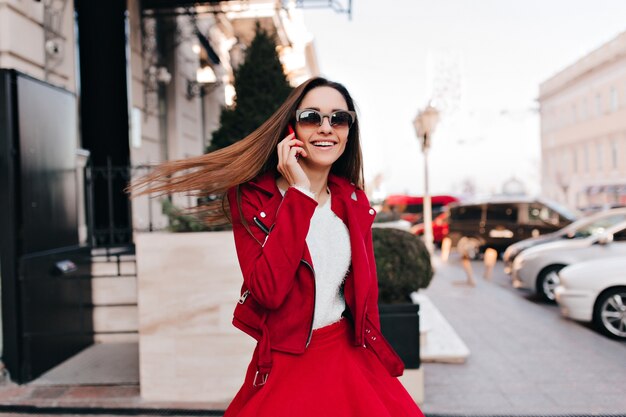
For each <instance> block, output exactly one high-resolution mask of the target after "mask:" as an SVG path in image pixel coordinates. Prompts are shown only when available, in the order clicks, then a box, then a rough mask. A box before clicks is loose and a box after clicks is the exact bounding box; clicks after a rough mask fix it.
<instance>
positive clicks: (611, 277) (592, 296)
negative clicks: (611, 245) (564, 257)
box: [554, 257, 626, 340]
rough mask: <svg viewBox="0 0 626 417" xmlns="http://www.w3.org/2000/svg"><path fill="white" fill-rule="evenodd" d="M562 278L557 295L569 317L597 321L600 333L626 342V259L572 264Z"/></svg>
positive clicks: (565, 269)
mask: <svg viewBox="0 0 626 417" xmlns="http://www.w3.org/2000/svg"><path fill="white" fill-rule="evenodd" d="M559 277H560V280H561V282H560V284H559V285H558V286H557V287H556V289H555V290H554V293H555V295H556V301H557V302H558V303H559V307H560V309H561V313H562V314H563V315H564V316H565V317H569V318H571V319H573V320H580V321H586V322H593V324H594V326H595V327H596V328H597V329H598V330H599V331H600V332H602V333H604V334H606V335H608V336H611V337H614V338H617V339H620V340H626V257H620V258H611V259H598V260H593V261H588V262H582V263H578V264H575V265H571V266H568V267H567V268H564V269H562V270H561V272H559Z"/></svg>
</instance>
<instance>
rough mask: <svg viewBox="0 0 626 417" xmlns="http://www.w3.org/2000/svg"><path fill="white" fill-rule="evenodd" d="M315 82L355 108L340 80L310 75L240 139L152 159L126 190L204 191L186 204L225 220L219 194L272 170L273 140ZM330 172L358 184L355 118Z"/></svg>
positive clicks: (208, 218) (215, 221) (208, 217)
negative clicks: (196, 153) (154, 161)
mask: <svg viewBox="0 0 626 417" xmlns="http://www.w3.org/2000/svg"><path fill="white" fill-rule="evenodd" d="M317 87H331V88H334V89H335V90H337V91H338V92H339V93H341V95H342V96H343V97H344V99H345V100H346V103H347V104H348V110H355V106H354V101H353V100H352V97H351V96H350V93H348V90H347V89H346V88H345V87H344V86H343V85H342V84H339V83H336V82H332V81H328V80H327V79H325V78H321V77H315V78H311V79H309V80H307V81H305V82H304V83H303V84H301V85H300V86H298V87H297V88H295V89H294V90H293V91H292V92H291V94H290V95H289V96H288V97H287V99H286V100H285V102H284V103H283V104H282V105H281V106H280V107H279V108H278V110H276V112H274V114H273V115H272V116H271V117H270V118H269V119H268V120H267V121H266V122H265V123H263V124H262V125H261V126H260V127H259V128H258V129H256V130H255V131H254V132H252V133H251V134H249V135H248V136H246V137H245V138H243V139H242V140H240V141H238V142H236V143H233V144H232V145H230V146H227V147H226V148H222V149H219V150H217V151H214V152H211V153H208V154H205V155H201V156H196V157H191V158H187V159H181V160H175V161H168V162H164V163H162V164H160V165H157V166H156V167H154V169H153V170H152V171H151V172H150V173H149V174H147V175H145V176H143V177H141V178H138V179H137V180H135V181H134V182H132V183H131V184H130V185H129V186H128V187H127V191H129V192H130V193H131V197H137V196H140V195H146V194H149V195H154V196H162V195H168V194H175V193H183V194H186V195H191V196H194V197H204V198H200V199H199V203H198V205H197V206H196V207H191V208H189V209H188V210H189V211H192V212H194V213H195V214H199V215H201V217H202V218H203V220H204V222H205V223H206V224H207V225H209V226H212V225H223V224H227V223H229V222H231V219H230V216H229V209H228V207H227V203H229V202H228V201H227V200H228V199H227V198H225V196H226V193H227V191H228V189H229V188H231V187H234V186H237V185H239V184H243V183H245V182H248V181H250V180H251V179H253V178H255V177H257V176H258V175H261V174H263V173H265V172H267V171H270V170H271V171H273V172H275V173H277V172H278V171H277V166H278V153H277V146H278V143H279V142H280V141H281V140H283V139H284V138H285V136H287V134H288V133H287V126H288V124H289V123H292V124H293V123H294V122H295V114H296V110H297V109H298V106H299V105H300V103H301V102H302V99H303V98H304V96H305V95H306V94H307V93H308V92H309V91H311V90H312V89H314V88H317ZM331 172H332V173H334V174H336V175H339V176H341V177H344V178H346V179H348V180H349V181H351V182H353V183H354V184H355V185H356V186H357V187H358V188H360V189H363V163H362V154H361V143H360V139H359V121H358V118H357V120H356V121H355V123H354V124H353V125H352V127H351V128H350V131H349V133H348V141H347V144H346V148H345V150H344V152H343V154H342V155H341V156H340V157H339V159H338V160H337V161H335V163H334V164H333V166H332V167H331ZM211 196H213V197H214V196H218V198H217V199H215V198H211ZM207 197H208V198H207Z"/></svg>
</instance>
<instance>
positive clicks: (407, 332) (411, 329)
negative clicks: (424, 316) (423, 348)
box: [378, 303, 420, 369]
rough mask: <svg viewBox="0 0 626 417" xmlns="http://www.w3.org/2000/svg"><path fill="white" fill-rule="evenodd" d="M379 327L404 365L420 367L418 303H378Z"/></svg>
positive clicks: (412, 367) (414, 367) (406, 366)
mask: <svg viewBox="0 0 626 417" xmlns="http://www.w3.org/2000/svg"><path fill="white" fill-rule="evenodd" d="M378 309H379V311H380V327H381V330H382V332H383V335H384V336H385V338H386V339H387V340H388V341H389V343H390V344H391V346H392V347H393V348H394V349H395V351H396V353H398V355H399V356H400V358H402V361H403V362H404V367H405V368H407V369H417V368H419V367H420V319H419V309H420V306H419V304H408V303H407V304H379V305H378Z"/></svg>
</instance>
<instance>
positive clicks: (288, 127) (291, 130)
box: [287, 124, 300, 161]
mask: <svg viewBox="0 0 626 417" xmlns="http://www.w3.org/2000/svg"><path fill="white" fill-rule="evenodd" d="M287 130H288V131H289V134H290V135H291V134H292V133H296V132H294V130H293V127H291V124H288V125H287ZM293 138H294V139H298V138H296V137H295V136H294V137H293ZM299 158H300V154H297V155H296V161H297V160H298V159H299Z"/></svg>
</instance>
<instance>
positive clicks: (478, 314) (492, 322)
mask: <svg viewBox="0 0 626 417" xmlns="http://www.w3.org/2000/svg"><path fill="white" fill-rule="evenodd" d="M436 266H437V274H436V276H435V279H434V280H433V282H432V284H431V286H430V287H429V288H428V289H427V290H425V294H426V295H428V297H430V299H431V300H432V301H433V303H434V304H435V305H436V306H437V308H438V309H439V310H440V312H441V313H442V314H443V315H444V316H445V317H446V319H447V320H448V322H449V323H450V324H451V325H452V327H454V329H455V330H456V332H457V333H458V334H459V336H460V337H461V339H463V341H464V342H465V343H466V345H467V346H468V347H469V349H470V351H471V354H470V356H469V358H468V359H467V361H466V363H465V364H461V365H447V364H431V363H428V364H424V375H425V376H424V381H425V399H426V402H425V404H424V405H423V407H422V408H423V410H424V411H425V412H426V413H451V414H463V413H471V414H478V413H480V414H491V415H494V414H495V415H511V414H543V415H549V414H570V415H571V414H619V413H624V414H626V343H623V342H618V341H614V340H611V339H608V338H606V337H604V336H602V335H600V334H598V333H596V332H595V331H594V330H593V329H591V328H590V327H589V326H587V325H584V324H581V323H576V322H572V321H570V320H567V319H564V318H562V317H561V315H560V313H559V311H558V308H557V306H555V305H547V304H544V303H542V302H541V301H539V300H538V299H537V297H535V296H533V295H531V294H529V293H525V292H520V291H518V290H515V289H513V288H512V287H511V284H510V281H509V279H508V276H507V275H505V274H504V272H503V271H502V265H501V264H498V265H497V266H496V268H495V270H494V274H493V280H492V281H486V280H484V279H483V278H481V275H482V272H483V267H482V264H481V263H480V262H474V263H473V269H474V271H475V277H476V281H477V286H476V287H475V288H472V287H467V286H458V285H453V281H458V280H463V279H464V277H465V275H464V272H463V270H462V269H461V266H460V262H459V260H458V258H457V257H455V256H453V257H452V258H451V260H450V261H449V263H448V264H441V263H440V262H437V265H436Z"/></svg>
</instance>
